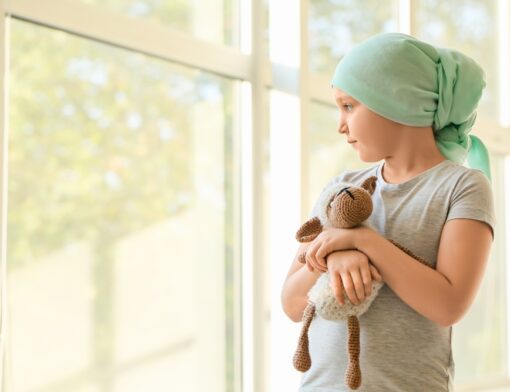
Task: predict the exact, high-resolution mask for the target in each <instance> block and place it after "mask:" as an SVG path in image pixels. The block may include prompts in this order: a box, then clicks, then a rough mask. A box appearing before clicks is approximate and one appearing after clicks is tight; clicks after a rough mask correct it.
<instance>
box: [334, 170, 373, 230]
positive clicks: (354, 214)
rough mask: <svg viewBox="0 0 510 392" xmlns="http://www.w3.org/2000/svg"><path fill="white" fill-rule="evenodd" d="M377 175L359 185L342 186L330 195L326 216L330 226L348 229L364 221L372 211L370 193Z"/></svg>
mask: <svg viewBox="0 0 510 392" xmlns="http://www.w3.org/2000/svg"><path fill="white" fill-rule="evenodd" d="M376 180H377V177H370V178H368V179H367V180H365V181H364V182H363V184H362V185H361V187H357V186H344V187H342V189H340V190H339V191H338V192H336V193H334V194H333V195H331V196H330V198H329V200H328V204H327V206H326V217H327V219H328V221H329V222H330V224H331V226H333V227H339V228H345V229H348V228H350V227H354V226H357V225H359V224H360V223H362V222H363V221H365V220H366V219H367V218H368V217H369V216H370V214H371V213H372V209H373V204H372V193H373V192H374V189H375V183H376Z"/></svg>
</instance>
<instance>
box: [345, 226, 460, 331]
mask: <svg viewBox="0 0 510 392" xmlns="http://www.w3.org/2000/svg"><path fill="white" fill-rule="evenodd" d="M355 242H356V248H357V249H358V250H360V251H362V252H363V253H365V254H366V255H367V256H368V258H369V259H370V261H371V262H372V263H373V264H374V265H375V267H376V268H377V269H378V270H379V272H380V273H381V275H382V277H383V280H384V282H386V284H388V286H389V287H390V288H391V289H392V290H393V291H394V292H395V293H396V294H397V295H398V296H399V297H400V298H401V299H402V300H403V301H404V302H405V303H406V304H408V305H409V306H410V307H411V308H413V309H414V310H416V311H417V312H418V313H420V314H421V315H423V316H425V317H427V318H428V319H430V320H432V321H434V322H436V323H437V324H440V325H442V326H450V325H452V324H453V323H454V322H455V321H456V320H457V318H458V316H459V313H460V310H459V309H457V306H456V301H455V296H454V290H453V287H452V285H451V284H450V282H449V281H448V279H447V278H446V277H445V276H444V275H443V274H441V273H440V272H438V271H436V270H435V269H433V268H431V267H427V266H425V265H423V264H421V263H420V262H419V261H417V260H416V259H414V258H413V257H411V256H409V255H408V254H407V253H405V252H404V251H402V250H401V249H399V248H398V247H397V246H395V245H393V244H392V243H391V242H390V241H388V240H387V239H386V238H384V237H383V236H381V235H380V234H378V233H377V232H375V231H373V230H370V229H367V230H360V231H359V232H358V235H357V238H356V240H355Z"/></svg>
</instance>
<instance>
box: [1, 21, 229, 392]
mask: <svg viewBox="0 0 510 392" xmlns="http://www.w3.org/2000/svg"><path fill="white" fill-rule="evenodd" d="M10 43H11V48H12V49H11V68H10V77H11V78H10V95H9V101H10V112H9V125H10V137H9V181H8V185H9V213H8V226H7V230H8V233H9V235H8V253H7V260H8V264H7V266H8V275H7V281H8V284H9V286H8V290H9V292H8V305H9V311H10V314H9V331H10V335H9V350H8V357H7V358H8V363H9V368H10V370H11V373H10V374H11V377H12V380H11V381H12V383H11V384H10V385H9V386H8V388H7V391H29V390H46V391H50V390H51V391H56V390H61V391H76V390H97V391H105V390H116V391H140V390H153V391H158V390H159V391H163V390H170V389H176V390H180V391H199V390H208V391H218V392H220V391H221V392H223V391H232V390H233V388H234V382H235V380H234V377H235V375H234V356H235V355H237V354H236V353H235V348H234V345H237V346H238V345H239V344H238V342H235V341H234V339H236V332H235V331H236V329H237V328H238V325H237V324H236V319H235V317H234V312H235V309H234V303H235V301H236V300H235V295H237V294H236V291H235V290H238V287H235V286H234V284H233V283H234V282H233V280H234V275H233V274H234V265H233V263H234V259H233V257H234V247H235V246H237V245H236V244H235V243H234V232H233V212H232V209H233V203H234V201H233V180H234V175H235V173H234V171H235V170H236V168H235V167H234V163H233V150H232V149H233V144H232V141H233V135H234V132H236V129H235V124H236V123H235V121H234V120H235V115H236V114H235V113H234V109H235V106H234V101H235V100H236V94H237V89H238V82H234V81H232V80H229V79H226V78H221V77H217V76H213V75H211V74H208V73H206V72H201V71H198V70H195V69H190V68H187V67H184V66H177V65H174V64H170V63H167V62H164V61H161V60H157V59H154V58H150V57H147V56H145V55H142V54H138V53H131V52H129V51H127V50H123V49H118V48H114V47H111V46H109V45H105V44H101V43H97V42H94V41H91V40H87V39H83V38H78V37H76V36H73V35H70V34H67V33H64V32H61V31H55V30H52V29H48V28H43V27H40V26H36V25H33V24H30V23H26V22H21V21H16V20H15V21H13V22H12V24H11V42H10ZM34 64H36V66H35V67H34ZM198 375H200V376H198Z"/></svg>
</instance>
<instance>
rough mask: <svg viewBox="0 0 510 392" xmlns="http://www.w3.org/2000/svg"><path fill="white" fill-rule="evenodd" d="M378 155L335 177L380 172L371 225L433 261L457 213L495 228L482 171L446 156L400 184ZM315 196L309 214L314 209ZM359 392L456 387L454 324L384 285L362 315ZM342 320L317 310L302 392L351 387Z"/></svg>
mask: <svg viewBox="0 0 510 392" xmlns="http://www.w3.org/2000/svg"><path fill="white" fill-rule="evenodd" d="M382 165H383V162H381V163H379V164H377V165H375V166H372V167H370V168H368V169H362V170H358V171H352V172H347V173H343V174H341V175H339V176H337V177H335V178H334V179H333V180H332V181H331V182H330V183H329V184H328V185H327V186H326V187H325V188H324V189H326V188H327V187H328V186H329V185H331V184H332V183H334V182H336V181H342V182H348V183H352V184H355V185H360V184H361V182H362V181H363V180H364V179H365V178H367V177H370V176H373V175H376V176H377V177H378V179H377V184H376V189H375V192H374V194H373V196H372V200H373V203H374V210H373V212H372V215H371V216H370V217H369V219H368V220H367V223H368V224H369V226H370V227H372V228H373V229H374V230H376V231H377V232H378V233H380V234H381V235H383V236H384V237H385V238H388V239H392V240H394V241H396V242H398V243H399V244H401V245H403V246H405V247H406V248H408V249H409V250H411V251H412V252H413V253H414V254H415V255H417V256H419V257H422V258H423V259H425V260H426V261H428V262H429V263H430V265H431V266H432V267H435V265H436V261H437V260H436V258H437V252H438V248H439V240H440V237H441V231H442V228H443V225H444V224H445V222H446V221H447V220H450V219H455V218H469V219H476V220H480V221H483V222H486V223H488V224H489V225H490V226H491V228H492V230H493V231H494V226H495V214H494V203H493V196H492V189H491V185H490V182H489V180H488V179H487V178H486V177H485V175H484V174H483V173H482V172H481V171H479V170H476V169H469V168H466V167H464V166H461V165H459V164H456V163H454V162H452V161H449V160H444V161H442V162H440V163H439V164H437V165H436V166H434V167H431V168H429V169H428V170H425V171H424V172H422V173H420V174H419V175H417V176H416V177H414V178H412V179H410V180H408V181H405V182H403V183H400V184H390V183H387V182H386V181H385V180H384V179H383V177H382V176H381V167H382ZM317 208H318V203H316V204H315V207H314V209H313V210H312V213H311V215H310V216H316V211H317ZM359 321H360V328H361V336H360V346H361V354H360V366H361V371H362V385H361V387H360V388H359V389H358V391H359V392H385V391H388V392H411V391H412V392H414V391H427V392H440V391H452V390H453V376H454V362H453V358H452V350H451V331H452V328H451V327H442V326H440V325H438V324H436V323H434V322H433V321H431V320H429V319H427V318H425V317H424V316H422V315H421V314H419V313H417V312H416V311H415V310H413V309H412V308H411V307H409V306H408V305H407V304H406V303H404V302H403V301H402V300H401V299H400V298H399V297H398V296H397V295H396V294H395V293H394V292H393V291H392V290H391V289H390V288H389V287H388V285H384V286H383V287H382V288H381V290H380V291H379V294H378V296H377V297H376V298H375V300H374V302H373V303H372V305H371V306H370V308H369V309H368V311H367V312H366V313H365V314H363V315H362V316H360V317H359ZM346 325H347V324H346V322H345V321H328V320H324V319H322V318H320V317H317V316H316V317H315V318H314V320H313V321H312V324H311V326H310V330H309V347H310V356H311V358H312V367H311V368H310V370H308V371H307V372H305V373H304V374H303V377H302V381H301V387H300V389H299V391H300V392H312V391H313V392H342V391H346V392H347V391H349V389H348V387H347V386H346V385H345V383H344V374H345V369H346V365H347V347H346V344H347V334H346V331H347V329H346Z"/></svg>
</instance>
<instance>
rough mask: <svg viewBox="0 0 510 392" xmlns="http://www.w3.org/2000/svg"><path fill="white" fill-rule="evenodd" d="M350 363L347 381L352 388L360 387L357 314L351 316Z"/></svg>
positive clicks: (346, 373) (346, 375) (346, 376)
mask: <svg viewBox="0 0 510 392" xmlns="http://www.w3.org/2000/svg"><path fill="white" fill-rule="evenodd" d="M347 323H348V327H349V365H348V367H347V371H346V372H345V382H346V383H347V385H349V388H351V389H358V388H359V387H360V385H361V369H360V367H359V353H360V348H359V320H358V318H357V317H356V316H349V319H348V320H347Z"/></svg>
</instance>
